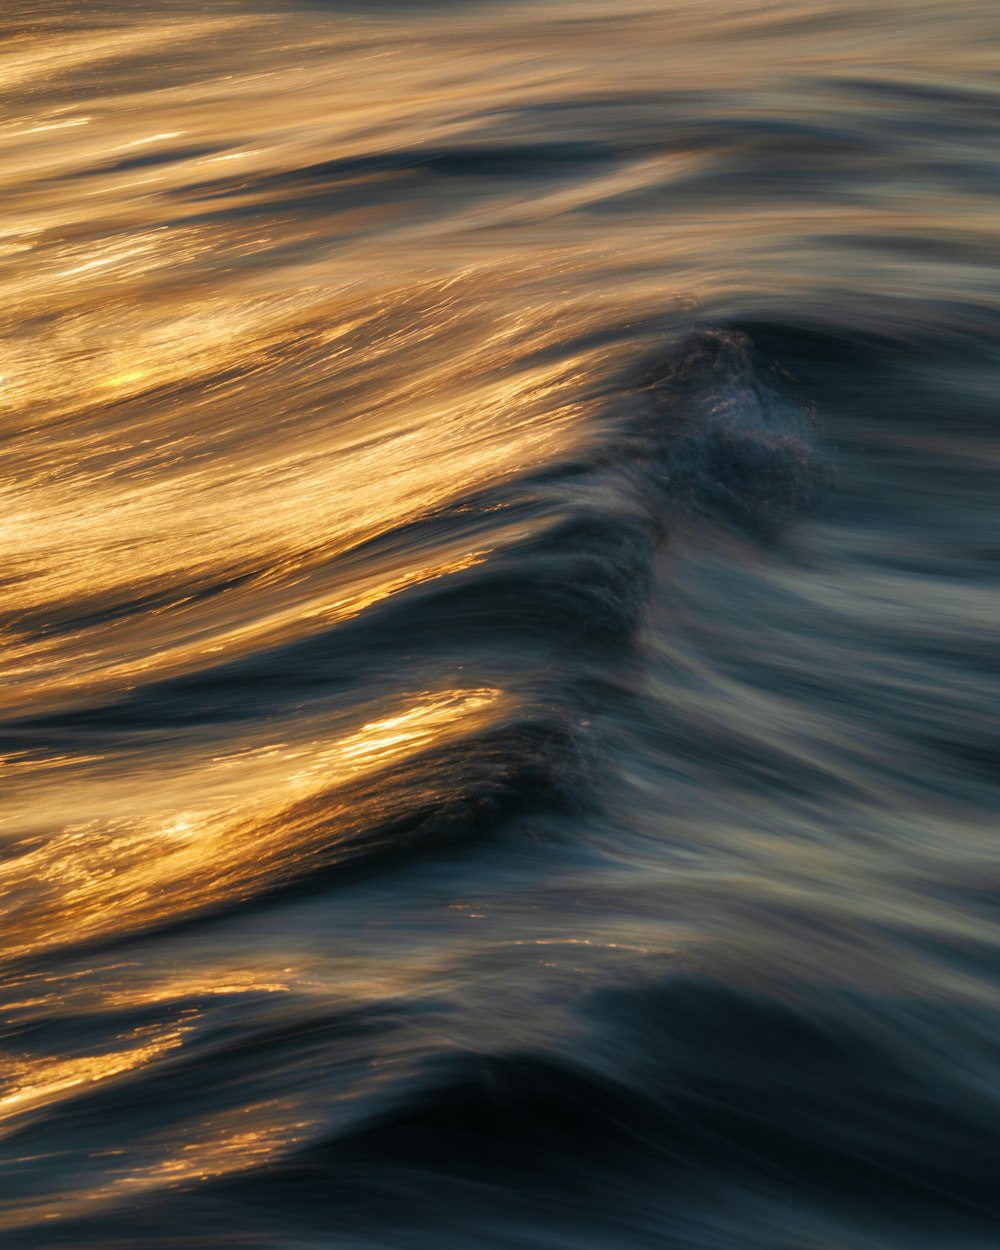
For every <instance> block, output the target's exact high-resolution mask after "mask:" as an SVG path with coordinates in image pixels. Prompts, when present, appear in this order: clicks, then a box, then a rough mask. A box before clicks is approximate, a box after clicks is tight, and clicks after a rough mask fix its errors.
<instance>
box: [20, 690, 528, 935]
mask: <svg viewBox="0 0 1000 1250" xmlns="http://www.w3.org/2000/svg"><path fill="white" fill-rule="evenodd" d="M503 707H504V700H503V698H502V695H501V692H500V691H499V690H494V689H481V690H445V691H438V692H433V693H431V692H428V693H426V694H424V695H421V696H418V697H416V698H415V699H414V700H413V701H412V702H411V703H410V704H408V705H406V706H405V707H403V708H401V709H398V710H397V711H396V712H395V713H394V714H393V715H391V716H381V717H379V718H378V719H375V720H372V721H369V722H368V723H367V724H364V725H362V726H361V727H360V728H358V729H356V730H354V731H352V732H349V733H346V734H344V735H343V736H342V737H340V738H337V739H333V740H327V739H322V740H313V741H305V740H300V741H296V742H277V743H268V744H265V745H260V746H245V747H239V748H235V749H233V750H231V751H230V752H228V753H226V754H224V755H219V756H215V757H214V758H211V759H209V760H201V761H197V760H196V761H193V762H192V766H191V768H190V769H189V770H188V771H185V772H183V773H179V774H176V775H173V776H168V777H166V778H160V779H158V781H155V780H154V779H152V778H150V777H149V776H148V775H142V774H140V775H139V776H137V777H135V778H130V777H121V776H119V775H117V774H113V775H111V776H108V775H107V774H106V773H105V772H104V770H102V769H100V768H98V769H97V770H96V772H95V774H94V775H93V776H92V777H90V778H89V779H87V780H86V781H85V782H84V783H83V784H79V785H74V786H69V785H66V784H65V783H64V785H63V786H62V787H60V788H59V789H58V790H56V791H54V792H53V793H52V796H51V798H50V800H49V802H48V803H46V804H45V806H44V813H45V815H46V816H47V817H48V819H49V821H50V822H51V826H50V831H49V832H48V833H47V834H46V835H45V836H43V837H35V838H32V839H26V840H24V841H23V842H22V843H20V844H19V843H18V842H17V841H12V842H9V843H8V846H7V853H6V855H5V858H4V859H3V861H2V862H0V891H2V897H3V900H4V906H5V912H6V916H7V919H8V923H9V924H10V925H11V930H10V936H9V938H8V942H7V945H6V948H5V953H6V957H7V958H8V959H9V958H17V957H23V956H27V955H32V954H37V953H38V952H39V951H41V950H44V949H45V948H46V947H50V946H60V945H64V944H68V943H74V942H84V941H90V940H93V939H95V938H98V937H101V936H104V935H108V936H110V935H112V934H115V935H120V934H122V933H124V932H127V931H128V930H130V929H134V928H136V927H139V926H147V925H150V924H155V923H158V922H162V921H165V920H174V919H179V918H180V917H181V916H183V915H185V914H187V913H190V912H192V911H195V910H198V909H201V908H204V907H207V906H209V905H219V904H223V903H231V902H235V901H237V900H238V899H240V898H245V897H248V896H249V895H251V894H253V893H254V892H255V891H256V890H259V889H261V888H267V887H270V886H273V885H274V884H276V883H277V882H278V881H281V880H284V879H287V878H289V877H291V876H294V875H296V874H297V873H300V872H303V871H305V870H306V868H307V867H308V866H310V865H311V864H322V863H329V862H332V861H333V860H334V859H335V858H337V857H338V856H339V855H342V854H343V853H345V850H346V849H349V846H350V842H351V839H352V838H356V837H357V836H358V835H359V834H360V833H362V832H364V831H365V830H366V829H372V828H377V827H378V825H379V824H380V823H381V822H382V821H385V820H387V819H390V818H391V817H393V816H399V815H402V813H403V812H405V810H406V808H407V805H409V804H412V803H414V801H415V800H419V799H420V798H424V799H427V798H433V796H434V794H435V786H436V785H443V784H444V783H440V782H435V781H434V779H427V778H423V777H421V776H419V775H418V776H417V777H416V779H415V781H414V785H415V786H416V787H418V788H417V790H416V792H415V791H414V789H413V787H412V786H410V787H408V786H407V785H406V784H405V781H403V780H399V781H396V782H394V785H393V786H392V787H384V788H382V787H379V786H378V784H377V778H378V777H379V775H380V774H381V773H382V772H384V771H385V770H386V769H388V768H389V767H390V766H392V767H396V768H398V767H399V765H400V764H401V762H402V761H404V760H406V759H407V758H408V757H411V756H414V755H416V754H418V753H419V752H421V751H424V750H427V749H429V748H431V747H441V746H442V745H444V744H446V743H448V742H451V741H454V740H456V739H457V738H460V737H463V736H465V735H469V734H472V733H473V732H475V731H476V730H477V729H481V728H482V727H483V726H484V725H485V724H487V723H489V721H491V720H493V719H495V718H496V717H497V716H498V714H499V713H500V711H501V709H502V708H503ZM178 794H182V795H183V796H184V797H183V800H182V802H183V806H178V803H177V798H176V796H177V795H178ZM445 796H446V790H445V789H441V790H440V793H439V795H438V797H439V799H441V798H444V797H445ZM88 808H89V809H90V810H91V811H92V812H94V813H96V814H93V815H90V814H88V812H87V809H88ZM137 813H141V814H137ZM38 815H39V806H38V803H37V800H35V801H33V802H32V801H31V800H30V796H29V805H28V808H27V810H26V811H25V813H24V817H25V819H27V818H31V819H35V820H37V819H38ZM81 816H82V817H83V818H82V819H81ZM74 817H75V818H74ZM67 820H69V821H70V823H62V822H65V821H67ZM60 824H61V828H60V827H59V826H60Z"/></svg>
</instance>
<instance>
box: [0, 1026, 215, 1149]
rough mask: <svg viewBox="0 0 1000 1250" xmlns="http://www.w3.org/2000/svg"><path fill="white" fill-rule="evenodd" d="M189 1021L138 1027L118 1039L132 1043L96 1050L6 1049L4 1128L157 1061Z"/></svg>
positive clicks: (1, 1101)
mask: <svg viewBox="0 0 1000 1250" xmlns="http://www.w3.org/2000/svg"><path fill="white" fill-rule="evenodd" d="M190 1027H191V1026H190V1025H185V1024H178V1025H175V1026H173V1027H171V1028H166V1029H164V1028H160V1027H157V1026H150V1027H148V1028H140V1029H135V1030H133V1032H132V1033H131V1034H129V1035H126V1036H123V1037H121V1038H119V1039H118V1040H119V1041H122V1042H129V1043H131V1044H130V1045H128V1046H127V1047H125V1048H124V1049H122V1050H114V1051H107V1052H104V1053H101V1054H97V1055H73V1056H62V1055H49V1056H40V1057H35V1056H32V1055H10V1054H6V1055H4V1056H3V1058H2V1063H3V1084H2V1086H0V1133H4V1132H7V1131H9V1129H8V1128H7V1127H6V1122H7V1121H8V1120H10V1119H11V1118H13V1117H17V1116H20V1115H22V1114H24V1113H26V1112H29V1111H34V1110H36V1109H38V1108H39V1107H43V1106H46V1105H48V1104H50V1103H52V1102H56V1101H59V1100H60V1099H61V1098H63V1097H65V1096H67V1095H70V1096H75V1095H76V1094H78V1093H79V1092H81V1090H83V1089H89V1088H92V1087H93V1086H95V1085H97V1084H99V1083H101V1082H103V1081H108V1080H111V1079H112V1078H114V1077H117V1076H121V1075H122V1074H124V1073H127V1072H132V1071H134V1070H135V1069H137V1068H142V1067H145V1066H146V1065H147V1064H150V1063H153V1062H154V1061H155V1060H157V1059H159V1058H161V1057H162V1056H163V1055H165V1054H167V1053H168V1052H169V1051H171V1050H175V1049H176V1048H177V1047H178V1046H180V1045H181V1044H182V1043H183V1040H184V1034H185V1032H188V1031H189V1030H190Z"/></svg>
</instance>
